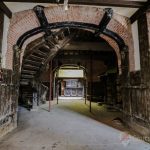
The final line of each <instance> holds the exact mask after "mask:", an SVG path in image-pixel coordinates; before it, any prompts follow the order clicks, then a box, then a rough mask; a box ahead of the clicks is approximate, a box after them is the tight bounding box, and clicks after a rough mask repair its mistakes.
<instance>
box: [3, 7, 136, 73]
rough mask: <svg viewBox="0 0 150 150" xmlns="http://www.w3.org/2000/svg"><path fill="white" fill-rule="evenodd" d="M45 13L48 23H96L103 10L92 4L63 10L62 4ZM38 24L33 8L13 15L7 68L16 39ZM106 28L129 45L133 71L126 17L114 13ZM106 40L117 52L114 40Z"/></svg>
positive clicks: (131, 50) (9, 67) (132, 54)
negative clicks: (91, 5)
mask: <svg viewBox="0 0 150 150" xmlns="http://www.w3.org/2000/svg"><path fill="white" fill-rule="evenodd" d="M45 14H46V17H47V19H48V22H49V23H52V22H62V21H76V22H85V23H93V24H97V25H98V24H99V22H100V20H101V19H102V17H103V14H104V11H103V9H100V8H97V7H94V6H93V7H89V6H70V7H69V10H68V11H64V9H63V6H51V7H48V8H46V9H45ZM38 26H39V22H38V20H37V18H36V16H35V14H34V12H33V10H27V11H23V12H18V13H15V14H14V15H13V17H12V19H11V23H10V28H9V33H8V50H7V54H6V66H7V68H8V69H12V59H13V58H12V56H13V53H12V52H13V50H12V47H13V45H14V44H16V41H17V39H18V38H19V37H20V36H21V35H22V34H23V33H25V32H27V31H28V30H31V29H33V28H35V27H38ZM108 29H110V30H112V31H114V32H116V33H118V34H119V35H120V36H121V37H122V38H123V39H124V41H125V43H126V45H128V46H129V57H130V71H133V70H134V49H133V42H132V41H133V40H132V35H131V28H130V25H129V21H128V19H127V18H126V17H123V16H120V15H117V14H114V16H113V19H112V20H111V22H110V24H109V25H108ZM39 36H42V34H40V35H39ZM102 37H105V36H102ZM35 38H36V37H31V38H30V39H29V40H28V41H26V42H25V44H24V46H23V48H25V47H26V45H27V44H28V43H29V42H30V41H33V40H34V39H35ZM105 39H106V37H105ZM106 40H107V41H108V43H109V44H110V45H111V46H112V47H113V48H115V49H114V50H115V51H116V53H118V47H116V46H114V45H116V44H115V42H114V41H113V40H112V39H110V38H107V39H106ZM118 59H120V58H118ZM119 61H120V60H119Z"/></svg>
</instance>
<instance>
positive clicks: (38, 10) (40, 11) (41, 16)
mask: <svg viewBox="0 0 150 150" xmlns="http://www.w3.org/2000/svg"><path fill="white" fill-rule="evenodd" d="M33 10H34V12H35V14H36V16H37V18H38V20H39V23H40V25H41V27H42V28H43V30H44V32H45V34H46V36H50V35H51V34H52V32H51V31H50V30H48V28H47V27H48V26H49V24H48V21H47V18H46V16H45V12H44V6H40V5H37V6H35V7H34V8H33Z"/></svg>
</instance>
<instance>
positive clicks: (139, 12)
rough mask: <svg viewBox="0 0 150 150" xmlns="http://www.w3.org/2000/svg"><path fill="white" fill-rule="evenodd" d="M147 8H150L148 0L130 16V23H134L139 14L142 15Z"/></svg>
mask: <svg viewBox="0 0 150 150" xmlns="http://www.w3.org/2000/svg"><path fill="white" fill-rule="evenodd" d="M148 9H150V2H149V1H148V2H146V4H145V5H144V6H142V7H141V8H139V9H138V10H137V11H136V12H135V13H134V14H133V15H132V16H131V17H130V21H131V24H132V23H134V22H135V21H136V20H137V19H138V18H139V17H140V16H142V15H143V14H144V13H145V12H146V11H147V10H148Z"/></svg>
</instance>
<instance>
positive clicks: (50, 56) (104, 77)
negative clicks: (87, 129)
mask: <svg viewBox="0 0 150 150" xmlns="http://www.w3.org/2000/svg"><path fill="white" fill-rule="evenodd" d="M58 33H59V34H57V36H54V38H51V39H50V40H48V41H47V40H45V41H44V42H41V41H42V40H43V38H39V39H37V40H35V41H33V42H32V43H30V44H29V45H28V46H27V47H26V50H25V53H24V57H23V61H22V69H21V78H20V98H19V103H20V104H23V105H25V106H26V107H28V108H29V109H35V108H37V107H39V106H40V105H42V104H44V103H47V102H48V101H49V102H50V103H53V102H54V103H55V102H56V103H58V102H60V103H61V102H62V101H63V100H66V99H68V101H72V100H77V99H78V100H80V102H81V101H83V103H84V102H85V103H86V104H89V108H90V111H92V104H94V105H97V106H99V107H101V106H103V107H105V108H109V109H116V107H117V109H119V110H120V109H122V100H121V99H120V91H119V90H120V89H119V88H120V84H119V79H118V76H119V69H118V59H119V58H118V57H117V54H116V52H115V51H114V49H113V48H112V47H110V46H109V44H108V43H107V42H106V41H105V40H104V39H102V38H101V37H99V36H98V37H97V36H95V34H94V33H93V32H90V31H88V30H83V29H75V28H65V29H63V30H62V29H61V30H60V31H58ZM68 35H69V38H68ZM38 43H40V44H38ZM54 45H55V47H53V46H54ZM56 47H57V48H56ZM55 48H56V49H55ZM52 101H53V102H52ZM50 103H49V105H51V104H50ZM94 105H93V106H94ZM49 109H50V106H49ZM118 114H119V116H120V114H121V113H120V112H119V113H118Z"/></svg>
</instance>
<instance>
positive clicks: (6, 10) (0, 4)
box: [0, 2, 12, 18]
mask: <svg viewBox="0 0 150 150" xmlns="http://www.w3.org/2000/svg"><path fill="white" fill-rule="evenodd" d="M0 10H1V11H2V12H3V13H4V14H5V15H6V16H7V17H8V18H11V17H12V12H11V10H10V9H9V8H8V7H7V6H6V5H5V4H4V3H3V2H0Z"/></svg>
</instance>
